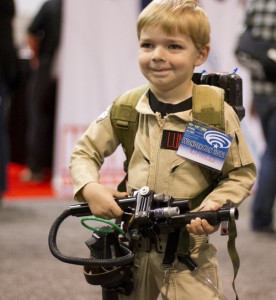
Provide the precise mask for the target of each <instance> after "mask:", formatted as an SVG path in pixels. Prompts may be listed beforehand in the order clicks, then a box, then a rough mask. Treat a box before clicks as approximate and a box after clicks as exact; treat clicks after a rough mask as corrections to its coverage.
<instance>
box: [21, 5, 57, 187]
mask: <svg viewBox="0 0 276 300" xmlns="http://www.w3.org/2000/svg"><path fill="white" fill-rule="evenodd" d="M61 15H62V1H61V0H49V1H46V2H45V3H44V4H43V5H42V6H41V8H40V9H39V11H38V13H37V14H36V16H35V17H34V19H33V20H32V22H31V24H30V26H29V28H28V43H29V46H30V48H31V50H32V53H33V57H32V59H31V61H30V64H31V69H32V75H31V76H30V81H29V84H28V88H27V99H28V102H29V105H28V116H29V117H28V119H29V120H28V122H29V125H28V130H27V131H28V133H27V166H28V168H27V169H26V170H24V171H23V173H22V174H21V179H22V181H25V182H28V181H43V180H44V179H46V178H47V177H49V174H50V171H51V169H52V163H53V142H54V128H55V126H54V125H55V111H56V96H57V85H58V81H57V77H56V74H55V72H54V70H55V67H56V65H55V63H56V61H57V54H58V49H59V42H60V32H61Z"/></svg>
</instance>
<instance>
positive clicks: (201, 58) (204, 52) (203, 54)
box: [195, 44, 210, 67]
mask: <svg viewBox="0 0 276 300" xmlns="http://www.w3.org/2000/svg"><path fill="white" fill-rule="evenodd" d="M209 52H210V44H207V45H206V46H204V47H203V48H202V49H201V50H199V52H198V57H197V59H196V62H195V66H196V67H198V66H200V65H202V64H203V63H204V62H205V61H206V59H207V58H208V56H209Z"/></svg>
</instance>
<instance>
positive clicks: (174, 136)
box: [161, 130, 183, 151]
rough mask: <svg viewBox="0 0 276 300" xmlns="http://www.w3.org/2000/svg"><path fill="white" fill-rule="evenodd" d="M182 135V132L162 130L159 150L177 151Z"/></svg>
mask: <svg viewBox="0 0 276 300" xmlns="http://www.w3.org/2000/svg"><path fill="white" fill-rule="evenodd" d="M182 135H183V132H179V131H172V130H163V136H162V142H161V148H162V149H167V150H174V151H176V150H178V147H179V144H180V142H181V140H182Z"/></svg>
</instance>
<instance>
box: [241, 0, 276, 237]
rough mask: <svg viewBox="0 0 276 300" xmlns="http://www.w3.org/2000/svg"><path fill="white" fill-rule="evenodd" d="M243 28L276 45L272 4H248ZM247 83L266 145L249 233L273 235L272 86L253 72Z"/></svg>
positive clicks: (275, 107)
mask: <svg viewBox="0 0 276 300" xmlns="http://www.w3.org/2000/svg"><path fill="white" fill-rule="evenodd" d="M245 25H246V26H248V27H249V28H250V29H251V33H252V35H253V36H254V37H256V38H258V39H263V40H269V41H274V42H276V1H275V0H251V1H250V2H249V3H248V10H247V14H246V19H245ZM259 73H260V72H259ZM251 80H252V92H253V103H252V104H253V106H252V107H253V113H255V114H256V115H257V116H258V117H259V119H260V123H261V127H262V130H263V135H264V138H265V142H266V147H265V150H264V153H263V156H262V159H261V164H260V171H259V173H258V181H257V190H256V194H255V197H254V200H253V205H252V220H251V227H252V230H253V231H257V232H269V233H273V232H275V230H274V226H273V206H274V201H275V196H276V184H275V177H276V82H271V81H269V80H266V79H265V78H263V79H262V78H259V76H258V74H256V73H253V72H252V73H251Z"/></svg>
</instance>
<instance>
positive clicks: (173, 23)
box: [70, 0, 256, 300]
mask: <svg viewBox="0 0 276 300" xmlns="http://www.w3.org/2000/svg"><path fill="white" fill-rule="evenodd" d="M137 35H138V39H139V59H138V60H139V65H140V69H141V72H142V74H143V75H144V77H145V78H146V79H147V80H148V82H149V85H148V88H147V89H146V90H145V92H144V94H143V95H142V96H141V95H139V96H138V95H136V97H137V98H138V99H137V100H138V103H137V105H136V107H135V108H136V110H137V111H138V113H139V121H138V125H137V126H138V129H137V132H136V135H135V142H134V151H133V154H132V156H131V159H130V161H129V165H128V182H127V183H128V191H127V192H128V194H132V192H133V191H135V190H138V189H140V188H141V187H143V186H148V187H149V189H150V190H152V191H154V192H155V193H157V194H159V193H164V194H165V195H171V196H172V197H173V198H174V199H176V201H177V199H178V200H179V199H189V202H190V203H191V205H192V203H194V204H195V202H197V200H196V199H199V198H200V195H202V193H203V192H205V191H206V189H208V192H205V193H206V194H205V195H204V196H203V198H204V199H203V201H202V202H201V204H199V205H198V206H197V208H196V210H197V211H198V210H202V211H210V210H211V211H212V210H217V209H219V208H220V207H221V206H222V205H223V204H225V203H226V202H227V200H228V199H229V200H230V201H231V202H232V203H233V205H235V206H238V205H239V204H240V203H241V202H242V201H243V200H244V199H246V198H247V197H248V196H249V195H250V190H251V188H252V185H253V184H254V182H255V176H256V168H255V164H254V161H253V159H252V156H251V154H250V151H249V149H248V147H247V145H246V141H245V138H244V136H243V134H242V130H241V128H240V123H239V120H238V117H237V115H236V114H235V112H234V110H233V109H232V108H231V107H229V105H228V104H227V103H225V104H224V108H225V113H224V116H225V132H226V133H227V134H230V135H231V136H232V137H233V141H232V144H231V148H230V151H229V153H228V155H227V158H226V160H225V163H224V166H223V168H222V171H221V172H222V178H221V180H220V182H219V184H218V185H217V186H216V187H215V188H214V189H212V191H211V188H212V182H213V175H214V174H213V173H212V172H211V171H210V170H208V168H207V167H206V166H205V167H202V166H200V164H199V163H197V162H191V161H189V160H188V159H186V158H185V157H181V156H179V155H178V154H177V150H178V146H175V147H168V145H167V143H166V141H167V138H168V136H169V135H170V134H175V133H177V134H182V133H183V132H184V131H185V130H186V128H187V124H188V123H189V122H192V120H193V117H192V102H193V96H192V95H193V91H194V89H196V86H195V84H194V82H193V81H192V77H193V73H194V68H195V67H197V66H201V65H202V64H203V63H204V62H205V61H206V60H207V58H208V55H209V51H210V24H209V20H208V16H207V15H206V13H205V11H204V10H203V9H202V8H201V7H200V6H198V4H197V1H195V0H186V1H185V0H153V1H152V2H151V3H150V4H149V5H148V6H147V7H146V8H145V9H144V10H143V11H142V12H141V14H140V15H139V17H138V22H137ZM110 51H112V46H111V47H110ZM138 90H139V88H138V89H134V90H132V91H131V92H126V93H125V94H123V95H121V96H120V97H119V100H121V99H122V100H123V99H125V100H126V99H127V100H129V98H131V97H132V96H133V97H134V95H135V92H137V91H138ZM93 101H95V99H93ZM119 144H120V142H119V139H118V137H117V136H116V135H115V131H114V128H113V127H112V119H111V114H110V107H109V108H108V109H107V110H106V111H105V112H104V113H103V114H102V115H101V116H99V117H98V118H97V120H95V121H94V122H92V123H91V125H90V126H89V128H88V129H87V130H86V131H85V132H84V133H83V135H82V136H81V137H80V139H79V141H78V142H77V144H76V147H75V149H74V151H73V153H72V156H71V164H70V168H71V173H72V177H73V181H74V196H75V199H76V200H78V201H87V203H88V205H89V207H90V209H91V212H93V214H94V215H95V216H97V217H101V218H104V219H113V218H118V217H120V216H122V214H123V211H122V210H121V208H120V207H119V206H118V205H117V203H116V201H115V200H114V197H125V196H126V195H127V194H126V193H122V192H118V191H117V190H113V189H111V188H109V187H106V186H104V185H103V184H101V183H100V174H99V170H100V169H101V166H102V164H103V163H104V159H105V157H107V156H109V155H111V154H112V153H113V152H114V151H115V150H116V148H117V147H118V146H119ZM209 188H210V189H209ZM200 200H202V199H200ZM195 205H196V204H195ZM218 228H219V226H217V225H216V226H212V225H210V224H209V223H208V222H207V221H206V220H204V219H200V218H196V219H195V220H192V221H191V222H190V224H188V225H187V226H186V227H185V226H183V228H182V230H183V234H184V235H183V236H182V235H181V237H180V240H179V243H178V246H179V249H181V250H179V252H177V253H178V254H179V255H178V256H177V258H176V259H175V260H173V264H172V265H170V266H169V268H168V269H166V268H164V264H162V261H163V258H164V255H165V254H166V253H164V252H165V248H166V245H167V243H169V241H168V235H167V234H160V235H158V237H156V239H153V240H151V239H149V238H147V237H145V238H143V237H141V238H140V239H139V240H137V241H133V248H132V250H133V252H134V253H135V261H134V266H135V268H134V271H133V272H134V274H133V278H134V279H133V281H134V288H133V291H132V293H131V294H130V295H129V296H123V295H120V297H119V299H147V300H152V299H157V297H158V295H159V294H160V293H161V295H162V299H167V300H169V299H178V300H182V299H189V300H190V299H191V300H192V299H194V300H198V299H204V300H207V299H209V300H215V299H217V300H218V299H222V295H221V293H217V292H214V291H213V290H212V289H211V288H209V287H208V286H206V285H204V284H202V283H201V282H200V280H199V278H198V277H197V276H196V275H193V274H192V273H191V272H190V270H189V269H188V268H187V264H186V263H187V261H186V260H185V255H184V256H183V254H187V253H189V255H190V257H191V258H192V259H193V260H194V261H195V262H196V264H197V265H198V266H199V268H200V269H201V270H203V272H204V274H206V275H207V276H208V277H209V278H210V280H211V282H213V283H214V285H215V286H216V287H217V288H218V289H220V288H221V283H220V278H219V271H218V264H217V260H216V249H215V248H214V246H213V245H212V244H211V243H209V241H208V236H209V234H212V233H214V232H216V231H217V230H218ZM171 244H176V243H171ZM187 245H189V246H187ZM186 246H187V247H186ZM185 262H186V263H185Z"/></svg>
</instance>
